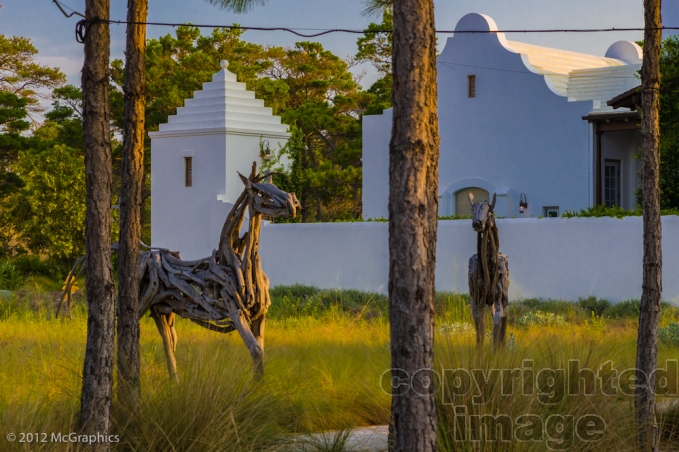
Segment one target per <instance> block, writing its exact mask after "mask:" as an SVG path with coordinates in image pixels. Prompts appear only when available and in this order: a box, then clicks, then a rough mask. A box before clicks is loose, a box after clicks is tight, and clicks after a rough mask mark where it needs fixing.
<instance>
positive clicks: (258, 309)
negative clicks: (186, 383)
mask: <svg viewBox="0 0 679 452" xmlns="http://www.w3.org/2000/svg"><path fill="white" fill-rule="evenodd" d="M238 174H239V176H240V178H241V180H242V181H243V184H244V185H245V189H244V190H243V193H241V195H240V197H239V198H238V200H237V201H236V202H235V204H234V205H233V207H232V208H231V212H229V215H228V216H227V218H226V221H225V222H224V227H223V228H222V232H221V235H220V239H219V248H217V249H216V250H214V251H213V252H212V255H211V256H209V257H205V258H202V259H197V260H192V261H184V260H182V259H181V256H180V254H179V253H178V252H176V251H170V250H168V249H163V248H150V249H149V250H148V251H145V252H143V253H141V256H140V259H139V269H138V271H137V278H138V281H139V318H141V317H142V316H143V315H144V314H145V313H146V312H147V311H150V313H151V317H152V318H153V320H155V322H156V326H157V327H158V331H159V332H160V335H161V336H162V338H163V347H164V349H165V357H166V359H167V367H168V371H169V373H170V377H171V378H173V379H174V380H178V377H177V363H176V361H175V357H174V352H175V349H176V347H177V332H176V331H175V328H174V324H175V315H178V316H180V317H184V318H186V319H189V320H191V321H192V322H195V323H197V324H198V325H200V326H202V327H205V328H207V329H209V330H212V331H216V332H218V333H230V332H232V331H238V334H239V335H240V337H241V338H242V339H243V342H244V343H245V346H246V347H247V348H248V351H249V352H250V355H251V356H252V359H253V361H254V367H255V373H256V374H257V375H261V374H262V373H263V371H264V362H263V357H264V322H265V318H266V312H267V310H268V309H269V306H270V305H271V300H270V298H269V278H267V276H266V275H265V274H264V272H263V271H262V266H261V263H260V259H259V233H260V228H261V223H262V215H267V216H268V217H269V218H278V217H282V216H285V217H289V218H294V217H295V215H296V212H297V210H298V209H299V208H300V204H299V201H297V198H296V197H295V195H294V193H286V192H284V191H282V190H279V189H278V188H277V187H276V186H274V185H272V184H268V183H261V181H262V180H263V179H264V178H265V177H266V176H257V166H256V164H255V163H253V165H252V172H251V173H250V177H244V176H243V175H241V174H240V173H238ZM246 210H247V211H248V216H249V225H248V231H247V232H246V233H245V234H244V235H243V236H242V237H241V236H240V229H241V226H242V224H243V220H244V217H245V212H246ZM147 248H149V247H147ZM113 250H114V251H116V250H117V244H114V245H113ZM84 262H85V259H84V258H81V259H79V260H78V262H77V263H76V265H75V266H74V268H73V270H71V275H80V274H81V273H82V270H83V269H84V268H83V265H84ZM71 275H69V278H70V277H71ZM66 290H69V287H66ZM59 310H61V305H60V306H59Z"/></svg>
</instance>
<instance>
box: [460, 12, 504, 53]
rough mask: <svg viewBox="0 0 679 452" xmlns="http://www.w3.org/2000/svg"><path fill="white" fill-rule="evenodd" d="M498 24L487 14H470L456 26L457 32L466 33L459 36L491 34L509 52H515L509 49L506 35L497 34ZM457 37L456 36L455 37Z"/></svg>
mask: <svg viewBox="0 0 679 452" xmlns="http://www.w3.org/2000/svg"><path fill="white" fill-rule="evenodd" d="M497 30H498V28H497V23H495V20H494V19H493V18H492V17H490V16H488V15H486V14H480V13H469V14H466V15H465V16H463V17H462V18H461V19H460V20H459V21H458V22H457V25H455V31H456V32H459V31H462V32H464V33H458V34H457V35H458V36H460V35H469V34H471V35H474V34H476V33H468V32H470V31H471V32H473V31H478V32H479V34H491V35H493V36H496V37H497V40H498V41H499V42H500V44H501V45H502V46H503V47H505V48H506V49H507V50H509V51H510V52H513V50H512V49H511V48H510V47H509V45H508V44H507V38H505V34H504V33H498V32H497ZM453 36H455V35H453Z"/></svg>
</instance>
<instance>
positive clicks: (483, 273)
mask: <svg viewBox="0 0 679 452" xmlns="http://www.w3.org/2000/svg"><path fill="white" fill-rule="evenodd" d="M495 199H496V197H495V195H493V201H492V203H491V204H488V201H479V202H476V203H475V202H474V195H472V194H471V193H469V202H470V203H471V205H472V227H473V228H474V230H475V231H476V232H477V239H476V254H474V255H473V256H472V257H471V258H470V259H469V295H470V297H471V305H472V315H473V316H474V323H475V326H476V346H477V348H478V349H479V350H482V349H483V341H484V339H485V336H486V312H485V309H486V306H490V307H491V309H492V313H493V344H494V345H495V346H496V347H499V346H501V345H504V342H505V334H506V332H507V306H508V305H509V262H508V260H507V256H505V255H504V254H500V237H499V235H498V232H497V225H496V224H495V213H494V212H493V209H494V208H495Z"/></svg>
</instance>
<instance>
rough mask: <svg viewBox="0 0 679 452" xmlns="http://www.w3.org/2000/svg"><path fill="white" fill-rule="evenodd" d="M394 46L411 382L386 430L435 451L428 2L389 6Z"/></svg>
mask: <svg viewBox="0 0 679 452" xmlns="http://www.w3.org/2000/svg"><path fill="white" fill-rule="evenodd" d="M393 40H394V51H393V56H392V62H393V74H394V84H393V91H392V104H393V106H394V113H393V114H394V122H393V127H392V135H391V143H390V147H389V322H390V328H391V333H390V334H391V366H392V368H393V369H401V371H400V373H401V374H402V375H404V376H405V375H408V376H410V377H413V380H412V385H411V387H410V389H409V390H408V391H407V392H405V394H400V393H399V394H393V395H392V404H391V410H392V414H391V416H392V419H391V426H390V430H391V434H392V439H393V444H392V446H393V450H395V451H404V452H406V451H407V452H424V451H426V452H434V451H435V450H436V421H437V418H436V404H435V400H434V393H433V391H434V378H433V375H432V374H431V372H429V371H427V369H432V368H433V346H434V269H435V264H436V228H437V214H438V161H439V136H438V117H437V110H436V104H437V88H436V37H435V33H434V4H433V0H395V1H394V35H393ZM423 370H424V371H423ZM418 371H419V372H418Z"/></svg>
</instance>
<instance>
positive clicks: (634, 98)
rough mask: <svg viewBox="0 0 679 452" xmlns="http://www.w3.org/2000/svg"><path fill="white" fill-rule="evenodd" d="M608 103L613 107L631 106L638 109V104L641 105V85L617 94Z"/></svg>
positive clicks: (632, 108)
mask: <svg viewBox="0 0 679 452" xmlns="http://www.w3.org/2000/svg"><path fill="white" fill-rule="evenodd" d="M606 105H608V106H609V107H613V108H621V107H624V108H629V109H630V110H632V111H635V110H636V109H637V105H641V92H640V91H639V87H638V86H637V87H636V88H632V89H630V90H629V91H625V92H624V93H622V94H620V95H618V96H615V97H614V98H613V99H611V100H609V101H608V102H606Z"/></svg>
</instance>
